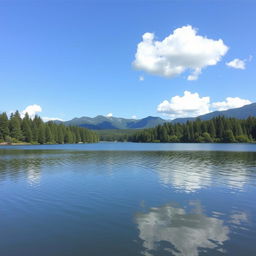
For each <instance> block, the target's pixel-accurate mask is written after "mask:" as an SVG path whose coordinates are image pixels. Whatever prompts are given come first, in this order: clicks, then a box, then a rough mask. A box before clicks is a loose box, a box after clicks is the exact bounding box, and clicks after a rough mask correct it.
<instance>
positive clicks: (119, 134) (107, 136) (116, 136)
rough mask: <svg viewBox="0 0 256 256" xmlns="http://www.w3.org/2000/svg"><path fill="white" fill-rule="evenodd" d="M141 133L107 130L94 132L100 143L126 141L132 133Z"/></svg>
mask: <svg viewBox="0 0 256 256" xmlns="http://www.w3.org/2000/svg"><path fill="white" fill-rule="evenodd" d="M135 131H136V132H138V131H142V129H136V130H134V129H108V130H95V132H96V133H97V135H98V136H99V140H100V141H120V142H124V141H128V140H129V138H130V137H131V136H132V135H133V134H134V132H135Z"/></svg>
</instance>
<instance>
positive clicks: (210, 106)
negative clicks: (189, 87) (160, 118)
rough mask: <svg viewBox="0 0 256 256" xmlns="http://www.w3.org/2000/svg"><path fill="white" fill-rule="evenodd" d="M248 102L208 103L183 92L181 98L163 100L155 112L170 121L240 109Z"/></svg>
mask: <svg viewBox="0 0 256 256" xmlns="http://www.w3.org/2000/svg"><path fill="white" fill-rule="evenodd" d="M251 103H252V102H251V101H250V100H246V99H241V98H239V97H234V98H232V97H227V98H226V100H225V101H221V102H214V103H211V102H210V97H200V95H199V94H198V93H191V92H189V91H185V92H184V95H183V96H178V95H177V96H174V97H172V98H171V99H170V100H164V101H163V102H162V103H160V104H159V105H158V106H157V111H158V112H159V113H163V114H165V115H167V116H168V117H170V118H171V119H174V118H180V117H196V116H200V115H204V114H207V113H209V112H212V111H216V110H218V111H222V110H227V109H231V108H240V107H242V106H244V105H247V104H251Z"/></svg>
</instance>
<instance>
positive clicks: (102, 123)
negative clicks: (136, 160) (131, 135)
mask: <svg viewBox="0 0 256 256" xmlns="http://www.w3.org/2000/svg"><path fill="white" fill-rule="evenodd" d="M165 122H167V121H166V120H164V119H162V118H160V117H153V116H148V117H146V118H142V119H127V118H121V117H106V116H102V115H99V116H96V117H93V118H92V117H86V116H84V117H80V118H74V119H72V120H70V121H66V122H63V123H64V124H65V125H75V126H80V127H86V128H89V129H92V130H111V129H144V128H152V127H155V126H157V125H159V124H163V123H165Z"/></svg>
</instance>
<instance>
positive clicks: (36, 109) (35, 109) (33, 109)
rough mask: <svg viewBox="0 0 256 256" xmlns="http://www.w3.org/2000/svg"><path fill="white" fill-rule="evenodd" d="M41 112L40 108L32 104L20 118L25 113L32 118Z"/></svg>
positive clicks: (22, 115) (23, 114)
mask: <svg viewBox="0 0 256 256" xmlns="http://www.w3.org/2000/svg"><path fill="white" fill-rule="evenodd" d="M40 112H42V108H41V106H39V105H37V104H34V105H29V106H27V107H26V108H25V109H24V110H23V111H22V112H21V117H22V118H23V117H24V116H25V114H26V113H28V115H29V117H31V118H34V117H35V115H36V114H37V113H40Z"/></svg>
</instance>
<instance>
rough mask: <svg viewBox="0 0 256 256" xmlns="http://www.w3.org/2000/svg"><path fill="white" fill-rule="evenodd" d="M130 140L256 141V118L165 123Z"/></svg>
mask: <svg viewBox="0 0 256 256" xmlns="http://www.w3.org/2000/svg"><path fill="white" fill-rule="evenodd" d="M128 141H132V142H197V143H201V142H208V143H209V142H210V143H211V142H216V143H218V142H223V143H235V142H240V143H242V142H246V143H248V142H256V118H255V117H248V118H247V119H245V120H240V119H236V118H225V117H223V116H218V117H215V118H213V119H211V120H207V121H202V120H200V119H199V118H197V119H196V120H195V121H188V122H186V123H185V124H180V123H176V124H172V123H165V124H163V125H158V126H157V127H155V128H151V129H144V130H142V131H139V132H136V133H134V134H133V135H131V136H129V137H128Z"/></svg>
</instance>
